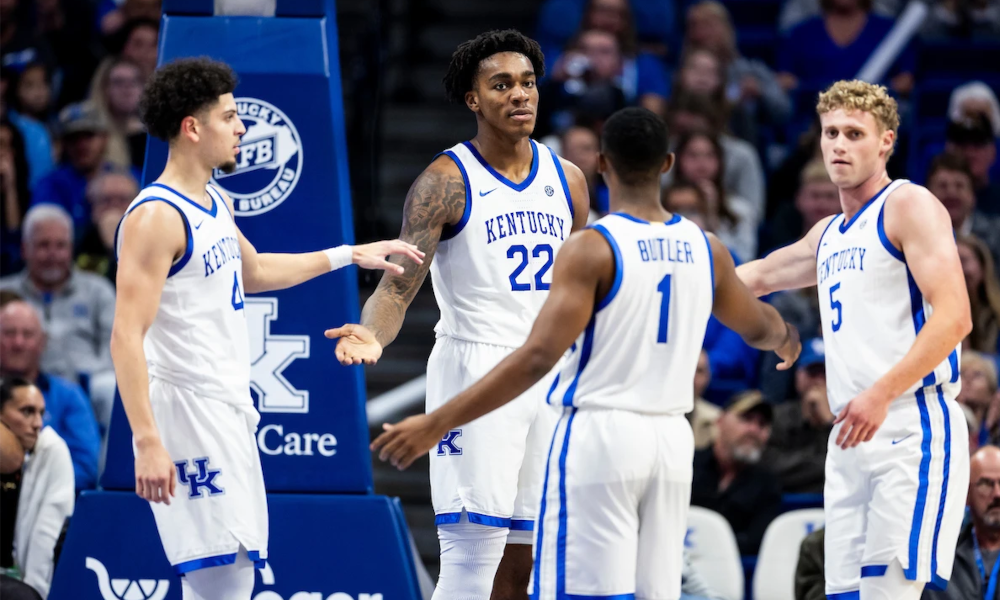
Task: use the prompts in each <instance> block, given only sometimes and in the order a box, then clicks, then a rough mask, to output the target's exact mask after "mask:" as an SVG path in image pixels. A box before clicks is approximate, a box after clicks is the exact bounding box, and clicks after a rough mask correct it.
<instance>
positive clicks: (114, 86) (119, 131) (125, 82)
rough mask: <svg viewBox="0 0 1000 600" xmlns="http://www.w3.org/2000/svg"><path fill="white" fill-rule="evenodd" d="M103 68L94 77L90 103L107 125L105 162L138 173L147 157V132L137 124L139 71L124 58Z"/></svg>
mask: <svg viewBox="0 0 1000 600" xmlns="http://www.w3.org/2000/svg"><path fill="white" fill-rule="evenodd" d="M105 65H106V68H102V70H99V71H97V73H95V74H94V82H93V85H92V86H91V100H93V102H94V104H95V105H96V106H97V108H98V110H100V111H101V113H102V115H103V116H104V119H105V121H106V122H107V123H108V149H107V159H108V162H110V163H112V164H114V165H116V166H118V167H120V168H123V169H127V168H129V167H135V168H136V169H141V168H142V164H143V160H144V159H145V156H146V129H145V127H143V124H142V121H140V120H139V97H140V96H141V95H142V71H141V70H140V69H139V67H138V66H137V65H136V64H135V63H132V62H129V61H128V60H127V59H124V58H117V59H112V60H111V61H110V62H107V63H105ZM103 66H104V65H102V67H103Z"/></svg>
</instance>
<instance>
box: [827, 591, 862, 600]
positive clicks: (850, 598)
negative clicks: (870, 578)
mask: <svg viewBox="0 0 1000 600" xmlns="http://www.w3.org/2000/svg"><path fill="white" fill-rule="evenodd" d="M826 600H861V592H860V591H859V590H854V591H853V592H841V593H839V594H827V595H826Z"/></svg>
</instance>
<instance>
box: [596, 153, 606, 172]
mask: <svg viewBox="0 0 1000 600" xmlns="http://www.w3.org/2000/svg"><path fill="white" fill-rule="evenodd" d="M597 172H598V173H600V174H601V175H603V174H605V173H607V172H608V159H607V157H606V156H604V153H603V152H598V153H597Z"/></svg>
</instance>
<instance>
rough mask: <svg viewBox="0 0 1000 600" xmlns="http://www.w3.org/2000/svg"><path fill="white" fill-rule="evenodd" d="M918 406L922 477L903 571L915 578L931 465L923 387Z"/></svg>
mask: <svg viewBox="0 0 1000 600" xmlns="http://www.w3.org/2000/svg"><path fill="white" fill-rule="evenodd" d="M915 396H916V398H917V407H918V408H919V409H920V429H921V430H922V431H923V439H922V440H921V442H920V454H921V456H920V478H919V482H920V483H919V485H918V487H917V502H916V505H915V506H914V507H913V522H912V523H911V524H910V545H909V565H910V566H909V567H907V568H906V570H905V571H904V572H903V574H904V575H906V578H907V579H909V580H911V581H912V580H914V579H916V577H917V563H918V557H917V553H918V550H919V548H920V527H921V525H922V524H923V522H924V507H925V506H926V504H927V487H928V486H929V485H930V484H929V481H928V474H929V472H930V467H931V416H930V413H929V412H927V401H926V399H925V398H924V390H923V388H919V389H917V391H916V394H915Z"/></svg>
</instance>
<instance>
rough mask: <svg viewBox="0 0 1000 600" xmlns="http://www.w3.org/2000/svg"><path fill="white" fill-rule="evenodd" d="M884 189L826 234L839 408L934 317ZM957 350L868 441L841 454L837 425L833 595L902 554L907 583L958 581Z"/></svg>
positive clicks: (826, 303) (830, 546)
mask: <svg viewBox="0 0 1000 600" xmlns="http://www.w3.org/2000/svg"><path fill="white" fill-rule="evenodd" d="M908 184H909V182H908V181H905V180H896V181H893V182H892V183H890V184H889V185H888V186H886V187H885V188H884V189H883V190H882V191H880V192H879V193H878V194H876V196H875V197H874V198H872V199H871V200H870V201H869V202H868V203H867V204H865V205H864V206H863V207H862V208H861V210H859V211H858V212H857V214H855V215H854V217H853V218H852V219H851V220H850V221H845V219H844V215H838V216H836V217H834V218H833V220H832V221H831V222H830V224H829V225H828V226H827V228H826V230H825V231H824V232H823V235H822V236H821V237H820V240H819V246H818V249H817V254H816V276H817V283H818V291H819V300H820V314H821V317H822V322H823V339H824V344H825V349H826V381H827V391H828V395H829V399H830V409H831V410H832V411H833V414H834V415H837V414H840V412H841V411H842V410H843V409H844V407H846V406H847V404H848V403H849V402H850V401H851V400H852V399H853V398H855V397H856V396H858V395H859V394H861V393H862V392H864V391H865V390H867V389H868V388H870V387H871V386H872V385H873V384H874V383H875V382H876V381H877V380H878V379H879V378H880V377H882V376H883V375H885V374H886V373H887V372H888V371H889V370H890V369H891V368H892V367H893V366H895V365H896V364H897V363H899V361H900V360H902V358H903V356H905V355H906V353H907V352H909V350H910V348H911V347H912V346H913V343H914V341H915V340H916V337H917V333H918V332H919V331H920V329H921V327H923V325H924V323H925V322H926V321H927V319H928V318H929V317H930V314H931V310H932V309H931V306H930V305H929V304H928V303H927V302H926V300H925V299H924V298H923V296H922V295H921V293H920V290H919V289H918V288H917V284H916V283H915V282H914V280H913V276H912V274H911V273H910V270H909V268H908V266H907V262H906V260H907V257H906V256H905V255H904V254H903V252H902V251H900V250H899V249H898V248H896V247H895V246H894V245H893V244H892V242H890V241H889V238H888V237H887V236H886V234H885V227H884V220H885V201H886V199H887V198H888V197H889V195H890V194H892V193H893V192H894V191H895V190H897V189H899V187H901V186H903V185H908ZM959 354H960V347H956V348H955V350H954V351H953V352H952V353H951V354H950V355H949V357H948V358H947V359H946V360H945V361H944V362H942V363H941V364H940V365H938V366H937V367H935V369H934V370H933V371H932V372H930V373H928V374H927V376H926V377H924V378H923V380H922V381H920V382H918V383H916V384H915V385H914V386H913V387H911V388H910V389H909V390H907V391H906V393H904V394H903V395H902V396H900V397H899V398H897V399H895V400H894V401H893V402H892V404H891V405H890V407H889V413H888V416H887V417H886V419H885V422H884V423H883V424H882V426H881V427H880V428H879V430H878V431H877V432H876V433H875V436H874V437H873V438H872V440H871V441H869V442H865V443H862V444H860V445H858V446H857V447H855V448H851V449H848V450H842V449H841V448H840V447H839V446H837V445H836V438H837V435H838V433H839V432H840V427H841V426H840V425H837V426H836V427H834V428H833V431H832V432H831V434H830V441H829V445H828V449H827V459H826V488H825V508H826V592H827V594H828V595H829V594H845V593H846V594H849V593H852V592H855V591H857V590H858V589H859V586H860V579H861V578H862V577H870V576H880V575H881V574H883V573H884V572H885V570H886V567H887V565H889V564H890V563H891V562H892V560H893V559H898V560H899V562H900V564H901V565H902V567H903V570H904V573H905V575H906V577H907V579H910V580H914V581H924V582H931V584H932V585H937V586H941V585H942V584H944V583H945V582H946V581H947V580H948V578H949V577H950V576H951V569H952V561H953V559H954V556H955V544H956V540H957V538H958V533H959V528H960V527H961V524H962V517H963V510H964V506H965V499H966V493H967V491H968V485H969V447H968V441H969V440H968V429H967V426H966V423H965V416H964V415H963V413H962V410H961V409H960V408H959V405H958V404H957V403H956V402H955V396H956V395H957V393H958V391H959V388H960V385H961V383H960V381H959V364H958V357H959Z"/></svg>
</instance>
